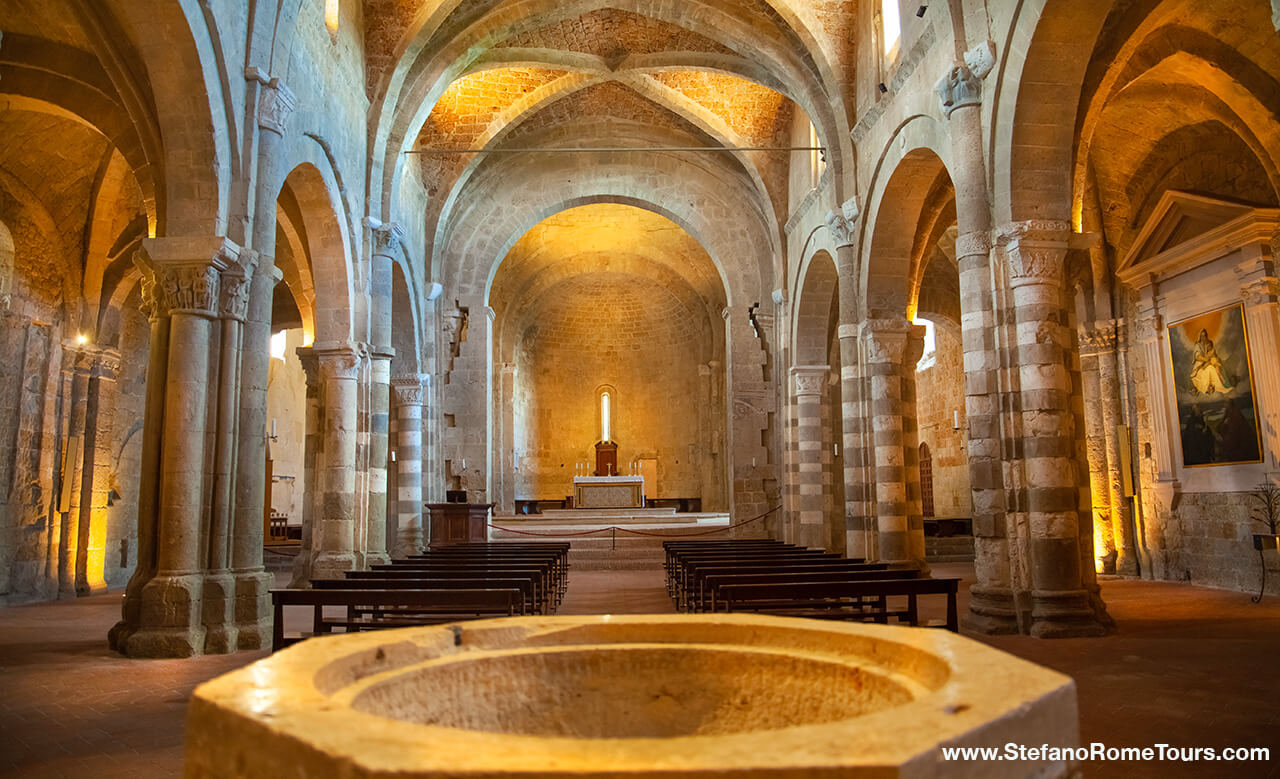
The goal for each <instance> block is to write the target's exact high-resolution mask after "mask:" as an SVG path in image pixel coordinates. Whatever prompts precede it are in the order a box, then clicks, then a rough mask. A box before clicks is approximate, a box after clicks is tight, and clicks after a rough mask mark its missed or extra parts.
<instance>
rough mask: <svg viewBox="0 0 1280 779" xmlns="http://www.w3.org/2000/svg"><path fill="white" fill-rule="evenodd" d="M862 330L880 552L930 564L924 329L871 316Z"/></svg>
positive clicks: (890, 559)
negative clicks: (921, 409) (921, 392)
mask: <svg viewBox="0 0 1280 779" xmlns="http://www.w3.org/2000/svg"><path fill="white" fill-rule="evenodd" d="M862 334H863V339H864V342H865V351H864V360H865V366H866V368H865V369H866V373H867V395H868V398H869V399H870V400H869V408H870V412H871V417H870V418H871V427H872V441H873V445H874V458H875V459H874V461H875V498H876V527H877V536H878V541H879V553H878V555H877V556H878V558H879V559H880V560H883V561H886V562H897V563H909V564H912V565H916V566H919V567H921V568H927V565H926V563H925V561H924V517H923V515H922V513H921V508H920V470H919V466H918V463H917V459H918V458H919V453H918V450H917V449H916V447H917V446H918V440H919V435H918V433H917V431H916V394H915V393H916V390H915V387H916V378H915V377H916V373H915V371H916V363H917V362H919V360H920V355H921V353H922V352H923V350H924V328H923V327H921V326H919V325H913V324H911V323H910V322H908V321H907V320H906V319H905V318H904V319H868V320H866V321H865V322H864V323H863V330H862Z"/></svg>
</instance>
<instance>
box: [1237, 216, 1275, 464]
mask: <svg viewBox="0 0 1280 779" xmlns="http://www.w3.org/2000/svg"><path fill="white" fill-rule="evenodd" d="M1277 257H1280V234H1277V235H1275V236H1273V237H1272V239H1271V256H1270V258H1269V261H1267V259H1264V258H1265V255H1263V257H1260V258H1256V259H1253V260H1251V261H1246V262H1245V263H1243V264H1242V265H1241V266H1240V267H1238V268H1237V269H1236V277H1237V279H1238V281H1239V283H1240V297H1241V300H1243V301H1244V319H1245V327H1246V328H1248V330H1247V332H1248V334H1249V350H1250V354H1251V355H1252V356H1253V370H1254V380H1255V385H1256V389H1255V393H1256V394H1257V404H1258V414H1259V417H1260V418H1259V419H1258V425H1259V428H1260V430H1261V434H1262V452H1263V453H1264V454H1263V457H1264V458H1265V457H1267V455H1266V454H1265V453H1267V452H1269V453H1270V458H1269V459H1267V460H1266V468H1267V470H1268V471H1271V472H1275V471H1280V364H1277V362H1276V359H1275V355H1277V354H1280V273H1278V272H1277V268H1276V258H1277ZM1264 355H1270V357H1269V358H1268V357H1266V356H1264ZM1272 478H1273V479H1274V478H1275V477H1274V476H1272Z"/></svg>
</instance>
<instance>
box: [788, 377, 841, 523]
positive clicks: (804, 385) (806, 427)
mask: <svg viewBox="0 0 1280 779" xmlns="http://www.w3.org/2000/svg"><path fill="white" fill-rule="evenodd" d="M830 371H831V369H830V368H829V367H828V366H826V365H797V366H795V367H793V368H792V369H791V381H792V391H793V393H794V395H793V397H794V405H793V408H794V409H795V410H794V417H793V418H792V420H791V424H792V435H793V436H794V439H793V440H794V441H795V450H794V461H793V466H792V467H793V468H794V470H793V471H792V479H793V483H794V485H795V489H794V490H793V492H792V495H793V497H794V500H793V502H792V511H791V516H789V517H788V518H787V525H788V530H787V533H786V540H787V541H788V542H790V543H793V544H799V545H800V546H807V547H822V546H823V536H824V531H823V527H824V525H825V523H826V517H827V506H826V505H825V501H827V500H830V492H829V491H828V490H826V489H824V486H823V483H822V472H823V466H824V464H825V465H828V466H829V464H830V461H831V452H830V450H828V449H826V448H824V447H823V445H822V391H823V388H824V387H825V386H826V384H827V374H828V373H830Z"/></svg>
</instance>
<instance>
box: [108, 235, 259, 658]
mask: <svg viewBox="0 0 1280 779" xmlns="http://www.w3.org/2000/svg"><path fill="white" fill-rule="evenodd" d="M239 253H240V250H239V247H237V246H235V245H234V244H232V243H231V242H230V241H228V240H226V239H225V238H215V239H196V238H161V239H157V238H148V239H146V240H144V241H143V245H142V249H141V251H140V253H139V254H140V258H141V264H143V265H144V267H145V268H146V269H147V271H148V272H149V273H150V274H151V275H152V277H153V287H152V290H153V294H155V296H156V298H157V302H156V305H158V306H159V307H161V308H163V310H165V311H167V313H168V317H169V343H168V352H167V354H166V355H165V357H164V359H165V362H166V369H165V374H166V376H165V378H166V381H165V387H164V411H163V413H164V416H163V420H164V426H163V432H162V434H161V441H160V448H161V457H160V485H159V487H160V489H159V495H160V501H159V505H158V522H157V528H156V530H157V543H156V548H155V549H156V552H155V560H156V573H155V576H154V577H153V578H152V579H151V580H150V581H148V582H147V583H146V584H145V585H144V586H143V588H142V592H141V600H142V603H141V609H140V624H139V626H138V629H137V630H136V632H134V633H133V634H132V635H130V636H129V637H128V639H127V643H126V644H125V647H124V648H125V652H126V654H129V655H131V656H135V657H185V656H188V655H192V654H199V653H201V652H203V651H204V648H205V626H204V624H203V621H202V614H203V613H202V598H203V586H204V577H203V569H204V566H203V560H202V559H201V554H200V552H201V538H202V536H203V534H204V533H205V532H207V531H206V527H205V519H204V518H205V516H206V514H205V506H206V505H207V502H206V501H207V497H208V496H207V492H206V488H207V479H206V471H207V469H208V463H206V461H205V450H206V444H207V436H208V433H209V431H208V429H207V423H208V420H209V398H210V387H209V379H210V360H211V354H212V353H213V352H214V350H213V344H214V343H215V339H214V326H215V322H216V321H217V317H218V302H219V301H218V294H219V276H220V274H221V272H222V271H224V270H226V269H227V268H228V267H230V266H231V265H232V263H234V262H235V260H236V258H237V256H238V255H239Z"/></svg>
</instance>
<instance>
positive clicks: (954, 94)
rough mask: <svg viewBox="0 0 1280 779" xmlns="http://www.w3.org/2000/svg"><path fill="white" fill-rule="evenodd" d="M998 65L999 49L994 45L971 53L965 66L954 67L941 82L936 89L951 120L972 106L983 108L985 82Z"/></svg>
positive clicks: (969, 51)
mask: <svg viewBox="0 0 1280 779" xmlns="http://www.w3.org/2000/svg"><path fill="white" fill-rule="evenodd" d="M995 64H996V50H995V45H994V44H993V43H992V42H991V41H984V42H983V43H981V44H979V45H977V46H975V47H974V48H972V49H969V50H968V51H966V52H965V53H964V58H963V61H962V62H957V63H956V64H954V65H952V66H951V69H950V70H948V71H947V73H946V75H944V76H943V77H942V78H940V79H938V83H937V84H935V85H934V87H933V89H934V91H935V92H937V93H938V100H939V101H940V102H941V103H942V113H943V115H944V116H946V117H947V118H948V119H949V118H951V112H952V111H955V110H956V109H957V108H963V107H964V106H968V105H981V104H982V79H984V78H986V77H987V74H988V73H990V72H991V69H992V68H993V67H995Z"/></svg>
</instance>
